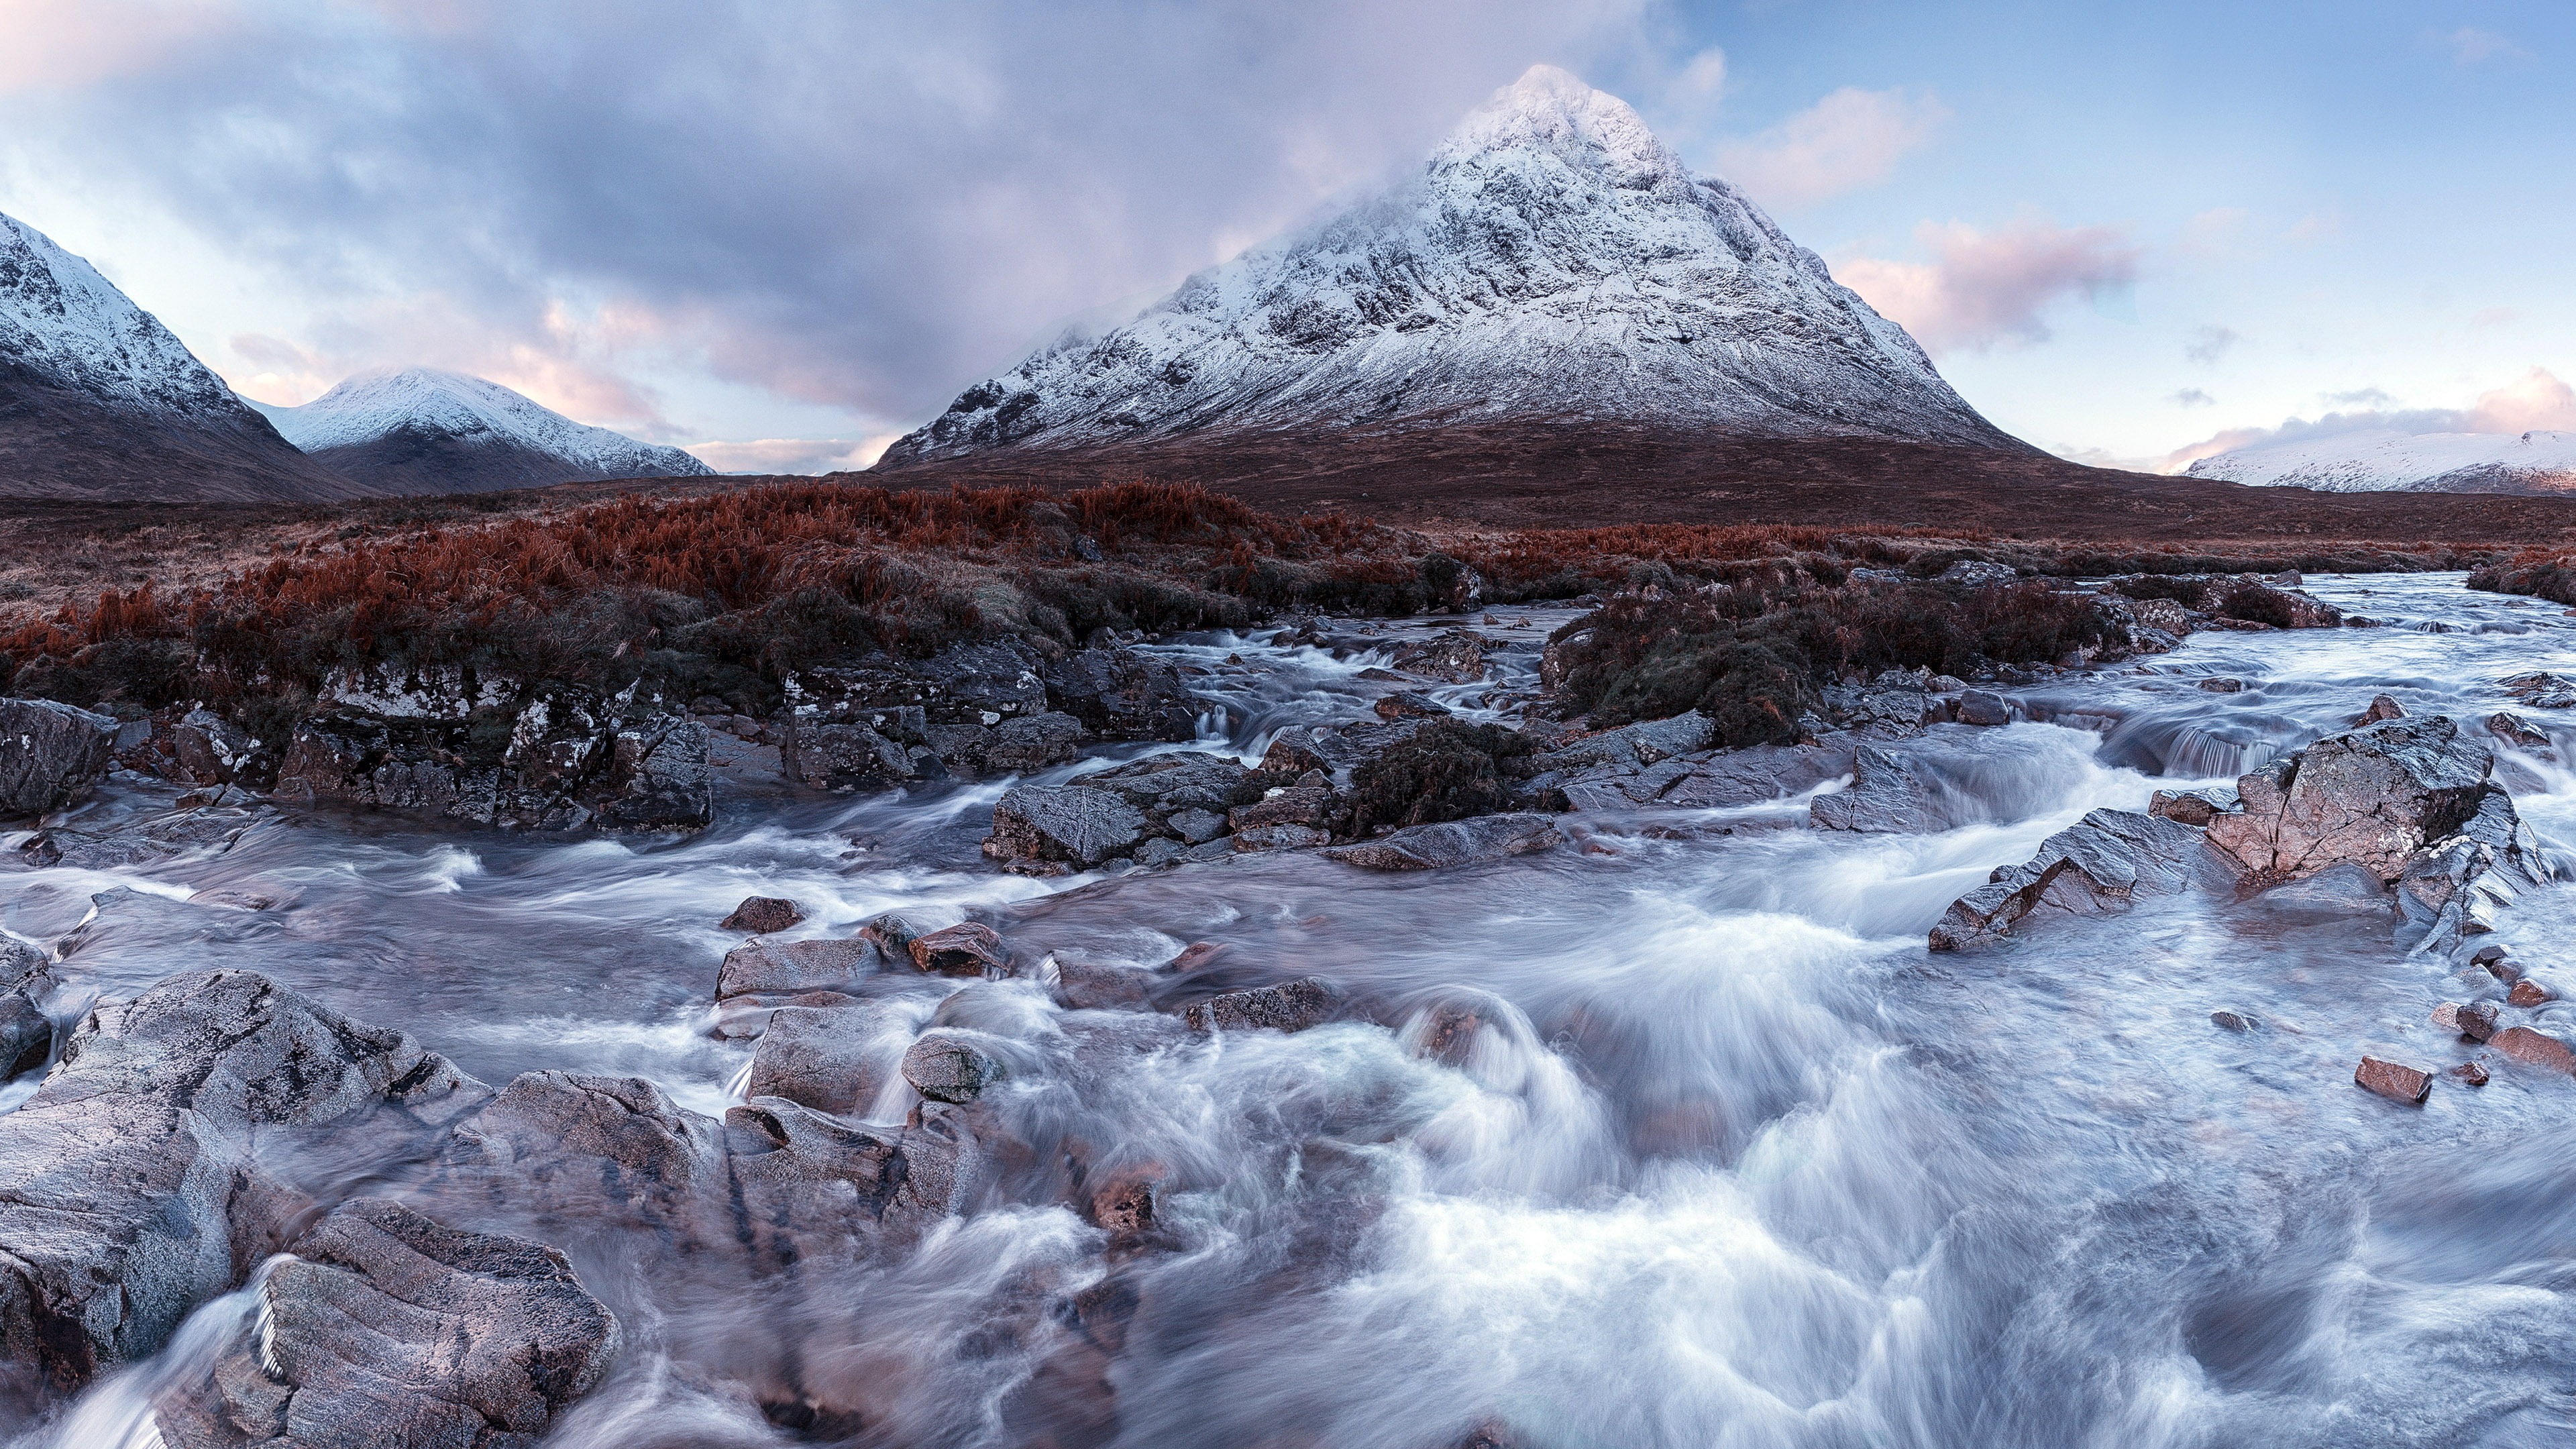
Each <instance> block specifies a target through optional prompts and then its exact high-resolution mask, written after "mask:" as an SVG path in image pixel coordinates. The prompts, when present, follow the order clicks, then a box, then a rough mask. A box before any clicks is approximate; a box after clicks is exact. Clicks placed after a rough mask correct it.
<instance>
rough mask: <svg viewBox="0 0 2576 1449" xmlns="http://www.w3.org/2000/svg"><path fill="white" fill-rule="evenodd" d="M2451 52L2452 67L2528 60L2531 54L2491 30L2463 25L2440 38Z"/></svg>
mask: <svg viewBox="0 0 2576 1449" xmlns="http://www.w3.org/2000/svg"><path fill="white" fill-rule="evenodd" d="M2442 44H2443V45H2444V46H2446V47H2448V48H2449V50H2450V52H2451V63H2452V64H2453V65H2478V64H2481V63H2483V62H2486V61H2490V60H2529V59H2531V52H2530V51H2527V50H2525V49H2523V48H2522V47H2521V46H2519V45H2516V44H2514V43H2513V42H2512V41H2510V40H2507V39H2506V38H2505V37H2503V36H2501V35H2498V34H2496V33H2495V32H2494V31H2492V30H2480V29H2479V28H2477V27H2476V26H2474V25H2463V26H2461V27H2460V28H2459V29H2457V30H2454V31H2452V32H2451V33H2450V34H2448V35H2445V36H2443V37H2442Z"/></svg>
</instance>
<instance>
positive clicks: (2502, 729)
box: [2487, 709, 2549, 750]
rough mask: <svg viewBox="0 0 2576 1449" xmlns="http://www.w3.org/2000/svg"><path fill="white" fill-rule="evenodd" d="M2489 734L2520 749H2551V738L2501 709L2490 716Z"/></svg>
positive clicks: (2517, 716)
mask: <svg viewBox="0 0 2576 1449" xmlns="http://www.w3.org/2000/svg"><path fill="white" fill-rule="evenodd" d="M2487 733H2488V734H2491V735H2493V736H2495V737H2496V738H2497V739H2500V740H2502V741H2504V742H2505V743H2506V744H2509V745H2513V746H2516V747H2518V748H2520V749H2526V750H2543V749H2547V748H2548V747H2549V736H2547V735H2545V734H2542V733H2541V732H2540V731H2539V729H2538V728H2536V727H2534V726H2533V724H2532V723H2531V721H2529V720H2527V719H2524V718H2523V717H2522V716H2520V715H2518V714H2515V713H2514V712H2513V711H2511V710H2502V709H2500V710H2497V711H2496V712H2495V713H2494V714H2491V715H2488V716H2487Z"/></svg>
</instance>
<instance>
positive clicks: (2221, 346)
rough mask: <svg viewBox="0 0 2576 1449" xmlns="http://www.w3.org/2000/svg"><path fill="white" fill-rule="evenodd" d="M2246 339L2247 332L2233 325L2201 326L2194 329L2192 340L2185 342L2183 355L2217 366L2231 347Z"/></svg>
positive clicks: (2205, 365) (2202, 363)
mask: <svg viewBox="0 0 2576 1449" xmlns="http://www.w3.org/2000/svg"><path fill="white" fill-rule="evenodd" d="M2244 340H2245V334H2243V333H2241V332H2239V331H2237V330H2236V329H2234V328H2232V327H2219V326H2215V325H2212V326H2208V327H2199V328H2195V329H2193V331H2192V334H2191V340H2190V341H2189V342H2186V343H2184V344H2183V348H2182V355H2183V356H2185V357H2187V358H2189V359H2191V360H2192V361H2194V362H2197V363H2199V364H2201V365H2202V366H2204V367H2210V366H2215V365H2217V362H2218V359H2220V358H2222V357H2225V356H2226V355H2227V353H2228V350H2229V349H2230V348H2233V347H2234V346H2235V345H2236V344H2237V343H2239V342H2242V341H2244Z"/></svg>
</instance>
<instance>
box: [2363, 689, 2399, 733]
mask: <svg viewBox="0 0 2576 1449" xmlns="http://www.w3.org/2000/svg"><path fill="white" fill-rule="evenodd" d="M2404 718H2406V706H2404V705H2402V704H2399V703H2398V702H2397V697H2396V696H2395V695H2389V694H2374V695H2372V696H2371V697H2370V704H2369V705H2368V706H2367V707H2366V708H2364V709H2363V710H2362V712H2361V714H2360V717H2358V718H2356V719H2355V720H2354V721H2353V725H2354V727H2355V728H2358V727H2360V726H2362V725H2374V724H2377V723H2379V722H2380V721H2381V720H2387V719H2404Z"/></svg>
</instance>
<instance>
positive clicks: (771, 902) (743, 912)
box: [716, 896, 805, 936]
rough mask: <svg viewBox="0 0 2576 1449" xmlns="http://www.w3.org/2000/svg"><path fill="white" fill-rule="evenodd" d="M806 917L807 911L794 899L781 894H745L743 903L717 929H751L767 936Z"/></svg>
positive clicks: (755, 933)
mask: <svg viewBox="0 0 2576 1449" xmlns="http://www.w3.org/2000/svg"><path fill="white" fill-rule="evenodd" d="M804 919H805V913H804V912H803V911H801V910H799V909H797V906H796V903H795V902H794V901H791V900H787V899H784V898H782V897H779V896H745V897H744V898H743V902H742V904H741V905H738V906H736V907H734V908H733V914H732V915H730V916H727V917H725V918H724V921H723V923H722V924H721V925H719V926H717V927H716V929H717V930H720V931H749V932H751V933H752V934H753V935H755V936H766V935H769V934H771V933H773V932H777V931H784V930H786V929H787V928H788V927H790V926H793V925H795V924H796V923H798V922H799V921H802V920H804Z"/></svg>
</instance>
